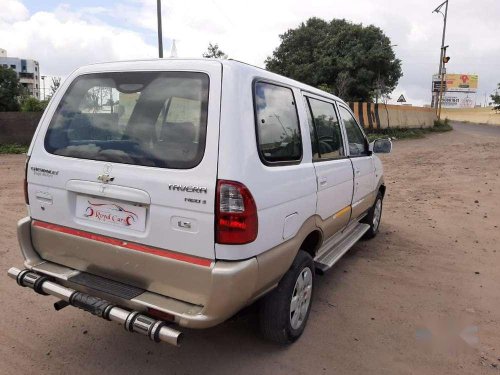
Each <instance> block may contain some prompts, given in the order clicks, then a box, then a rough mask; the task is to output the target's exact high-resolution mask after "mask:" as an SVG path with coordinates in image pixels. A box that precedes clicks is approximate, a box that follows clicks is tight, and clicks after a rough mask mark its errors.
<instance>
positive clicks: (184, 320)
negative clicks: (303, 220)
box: [18, 217, 293, 328]
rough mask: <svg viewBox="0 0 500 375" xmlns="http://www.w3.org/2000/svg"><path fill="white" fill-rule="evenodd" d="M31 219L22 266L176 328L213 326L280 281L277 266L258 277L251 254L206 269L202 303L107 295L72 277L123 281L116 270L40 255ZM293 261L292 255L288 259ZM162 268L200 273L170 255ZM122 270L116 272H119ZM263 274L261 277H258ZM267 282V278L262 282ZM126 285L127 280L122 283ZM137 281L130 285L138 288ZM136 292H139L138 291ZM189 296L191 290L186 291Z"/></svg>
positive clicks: (23, 227)
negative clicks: (167, 319)
mask: <svg viewBox="0 0 500 375" xmlns="http://www.w3.org/2000/svg"><path fill="white" fill-rule="evenodd" d="M31 224H32V223H31V219H30V218H29V217H26V218H24V219H22V220H20V221H19V222H18V239H19V244H20V247H21V251H22V253H23V255H24V258H25V262H24V265H25V267H26V268H27V269H29V270H32V271H34V272H36V273H38V274H41V275H46V276H49V277H51V278H52V279H53V280H54V281H55V282H57V283H58V284H60V285H63V286H65V287H68V288H72V289H74V290H77V291H80V292H83V293H87V294H89V295H92V296H96V297H99V298H103V299H106V300H108V301H111V302H113V303H114V304H116V305H117V306H122V307H126V308H129V309H134V310H136V311H139V312H143V313H148V311H149V309H153V310H157V311H160V312H162V313H166V314H168V315H171V316H173V320H174V322H175V323H177V324H178V325H180V326H183V327H189V328H208V327H212V326H215V325H217V324H219V323H221V322H223V321H224V320H226V319H228V318H230V317H231V316H232V315H234V314H235V313H236V312H238V311H239V310H240V309H241V308H243V307H244V306H246V305H248V304H249V303H251V302H252V301H254V300H255V299H257V298H258V297H259V296H261V295H262V294H263V293H265V292H266V291H268V290H270V289H272V288H273V287H274V286H275V285H276V283H277V282H278V281H279V270H278V272H277V274H276V276H274V275H270V274H267V275H264V276H263V275H262V274H261V275H260V276H261V277H259V259H258V258H251V259H248V260H244V261H237V262H225V261H217V262H212V265H211V266H210V268H209V269H208V271H207V272H208V273H209V275H208V276H206V280H207V282H208V284H209V285H205V286H204V288H202V290H201V295H200V296H199V298H200V301H202V302H203V303H193V302H192V301H191V302H188V300H189V298H186V299H183V298H179V294H177V295H176V296H175V298H174V297H173V296H169V295H165V294H166V293H165V294H163V293H158V292H154V291H151V290H150V288H148V285H139V286H140V287H142V289H143V290H140V294H138V295H135V296H133V297H132V298H125V297H123V296H120V295H116V294H115V295H112V294H109V292H108V291H104V290H106V289H104V290H103V289H101V290H98V289H95V288H93V287H90V286H89V285H82V284H81V283H75V282H74V280H75V276H77V275H79V274H82V273H89V274H97V275H98V276H101V277H107V278H112V279H113V280H115V281H120V282H122V283H123V282H124V280H123V279H122V280H120V279H117V278H116V277H115V274H112V275H107V274H102V273H103V272H102V270H100V269H99V268H96V270H97V272H93V271H94V269H92V267H90V266H89V267H87V268H80V267H79V269H80V271H79V270H76V269H75V268H76V267H70V266H63V265H61V264H58V263H57V262H55V261H52V260H48V259H46V258H47V257H45V256H43V257H42V255H41V254H39V252H37V250H36V249H35V247H34V246H33V239H32V234H31V233H32V232H31V231H32V226H31ZM273 258H274V257H272V256H269V255H267V256H265V257H262V259H261V263H262V262H265V263H268V262H269V261H272V259H273ZM292 259H293V258H292ZM163 262H164V266H165V269H166V271H165V272H167V271H169V270H174V269H175V270H177V271H176V272H179V270H178V268H181V269H182V273H183V275H182V278H183V279H184V280H189V279H190V278H195V277H198V276H199V274H200V269H199V266H197V265H190V264H186V263H185V262H181V261H178V260H174V259H170V260H168V262H169V263H168V264H167V263H165V262H166V261H165V260H163ZM260 268H261V270H262V269H269V265H267V267H266V264H261V265H260ZM119 271H120V270H119V269H118V270H116V272H119ZM262 276H263V277H262ZM263 280H265V282H263ZM124 284H127V283H126V282H125V283H124ZM137 286H138V285H134V287H137ZM136 294H137V293H136ZM187 295H188V296H189V294H187Z"/></svg>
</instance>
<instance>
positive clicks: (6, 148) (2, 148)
mask: <svg viewBox="0 0 500 375" xmlns="http://www.w3.org/2000/svg"><path fill="white" fill-rule="evenodd" d="M28 147H29V146H24V145H18V144H10V145H2V144H0V154H25V153H26V152H28Z"/></svg>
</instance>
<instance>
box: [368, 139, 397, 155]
mask: <svg viewBox="0 0 500 375" xmlns="http://www.w3.org/2000/svg"><path fill="white" fill-rule="evenodd" d="M370 149H371V151H373V153H375V154H389V153H390V152H391V151H392V141H391V140H390V139H383V138H380V139H376V140H374V141H373V142H372V143H371V144H370Z"/></svg>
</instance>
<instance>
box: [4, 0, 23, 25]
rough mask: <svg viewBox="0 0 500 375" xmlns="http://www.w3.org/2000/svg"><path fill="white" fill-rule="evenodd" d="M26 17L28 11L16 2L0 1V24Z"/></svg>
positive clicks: (15, 0)
mask: <svg viewBox="0 0 500 375" xmlns="http://www.w3.org/2000/svg"><path fill="white" fill-rule="evenodd" d="M27 17H28V9H26V7H25V6H24V5H23V4H22V3H21V2H19V1H17V0H0V23H1V22H13V21H19V20H23V19H25V18H27Z"/></svg>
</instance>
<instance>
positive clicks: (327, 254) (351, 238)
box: [314, 223, 370, 272]
mask: <svg viewBox="0 0 500 375" xmlns="http://www.w3.org/2000/svg"><path fill="white" fill-rule="evenodd" d="M368 229H370V225H368V224H363V223H358V224H356V226H355V227H354V228H353V229H351V228H349V227H348V228H347V229H346V231H347V233H346V232H345V234H344V237H343V238H341V239H339V241H338V242H336V243H335V244H333V245H332V246H331V247H330V248H329V249H328V250H325V251H322V252H320V254H319V255H317V256H316V258H314V263H315V266H316V268H317V269H318V270H319V271H321V272H325V271H327V270H328V269H330V268H331V267H332V266H333V265H334V264H335V263H337V262H338V260H339V259H340V258H342V256H343V255H344V254H345V253H346V252H347V251H348V250H349V249H350V248H351V247H353V246H354V244H356V242H358V241H359V239H360V238H361V237H363V235H364V234H365V233H366V232H367V231H368Z"/></svg>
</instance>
